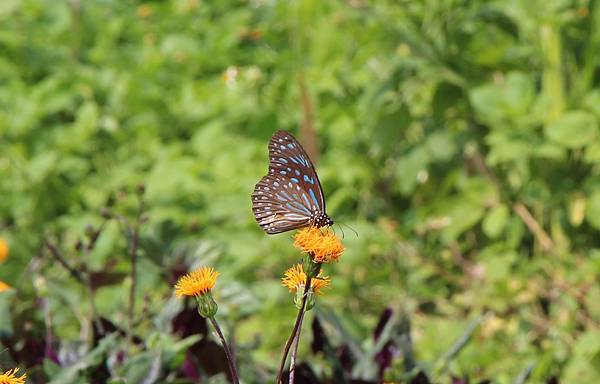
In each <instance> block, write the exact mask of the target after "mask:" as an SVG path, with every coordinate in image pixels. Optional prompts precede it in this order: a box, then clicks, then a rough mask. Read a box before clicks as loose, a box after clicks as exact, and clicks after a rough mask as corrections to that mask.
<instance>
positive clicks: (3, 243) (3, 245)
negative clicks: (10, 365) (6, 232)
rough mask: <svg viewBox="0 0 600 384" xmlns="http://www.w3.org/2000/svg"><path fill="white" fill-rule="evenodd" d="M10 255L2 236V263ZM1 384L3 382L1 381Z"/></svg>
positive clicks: (0, 259) (0, 240)
mask: <svg viewBox="0 0 600 384" xmlns="http://www.w3.org/2000/svg"><path fill="white" fill-rule="evenodd" d="M7 257H8V242H7V241H6V240H4V238H3V237H0V263H1V262H3V261H4V260H6V258H7ZM0 384H1V383H0Z"/></svg>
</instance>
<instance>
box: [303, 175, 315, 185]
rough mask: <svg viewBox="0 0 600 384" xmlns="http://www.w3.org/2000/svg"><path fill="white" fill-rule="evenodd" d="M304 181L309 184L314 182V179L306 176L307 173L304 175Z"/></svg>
mask: <svg viewBox="0 0 600 384" xmlns="http://www.w3.org/2000/svg"><path fill="white" fill-rule="evenodd" d="M304 181H307V182H309V183H311V184H313V185H314V184H315V180H314V179H313V178H312V177H308V176H307V175H304Z"/></svg>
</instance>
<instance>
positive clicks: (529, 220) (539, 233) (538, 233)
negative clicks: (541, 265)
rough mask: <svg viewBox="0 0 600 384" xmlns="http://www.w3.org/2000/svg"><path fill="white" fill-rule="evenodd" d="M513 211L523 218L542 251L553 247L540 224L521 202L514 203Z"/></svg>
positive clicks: (552, 242)
mask: <svg viewBox="0 0 600 384" xmlns="http://www.w3.org/2000/svg"><path fill="white" fill-rule="evenodd" d="M512 208H513V211H515V213H516V214H517V215H518V216H519V217H520V218H521V220H523V222H524V223H525V225H526V226H527V228H529V230H530V231H531V232H532V233H533V234H534V235H535V237H536V238H537V240H538V241H539V243H540V245H541V246H542V249H543V250H544V251H550V250H552V248H554V241H552V239H551V238H550V236H548V234H547V233H546V231H544V229H543V228H542V227H541V225H540V224H539V223H538V222H537V221H536V220H535V218H534V217H533V215H532V214H531V213H530V212H529V210H528V209H527V207H526V206H525V205H524V204H523V203H514V204H513V206H512Z"/></svg>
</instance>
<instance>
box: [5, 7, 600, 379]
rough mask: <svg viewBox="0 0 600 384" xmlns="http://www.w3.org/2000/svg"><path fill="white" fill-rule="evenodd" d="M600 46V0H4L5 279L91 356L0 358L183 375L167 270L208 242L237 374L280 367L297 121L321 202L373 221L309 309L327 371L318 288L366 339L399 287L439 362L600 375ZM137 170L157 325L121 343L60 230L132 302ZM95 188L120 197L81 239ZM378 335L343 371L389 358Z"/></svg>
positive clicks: (47, 369) (457, 372) (345, 217)
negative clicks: (276, 168) (277, 182)
mask: <svg viewBox="0 0 600 384" xmlns="http://www.w3.org/2000/svg"><path fill="white" fill-rule="evenodd" d="M599 52H600V4H598V2H597V1H585V0H574V1H565V0H551V1H542V0H512V1H469V2H465V1H458V0H440V1H434V0H430V1H366V0H349V1H326V2H325V1H317V0H297V1H274V0H273V1H271V0H252V1H230V0H225V1H200V0H197V1H196V0H172V1H149V2H145V3H142V2H137V1H121V0H97V1H79V0H71V1H51V0H47V1H42V0H23V1H20V0H3V1H1V2H0V236H2V237H4V238H5V239H6V240H7V241H8V243H9V246H10V252H11V254H10V257H9V258H8V260H7V261H6V262H5V263H3V264H2V265H0V280H3V281H5V282H7V283H8V284H10V285H11V286H13V287H14V288H15V289H14V290H11V291H8V292H5V293H2V294H0V334H2V335H4V337H11V338H12V339H10V340H12V341H10V342H11V343H18V341H19V340H23V339H25V338H27V337H31V335H37V336H39V337H43V335H44V334H45V331H46V330H47V329H48V328H47V327H50V328H51V329H52V330H53V333H54V335H55V338H56V340H55V341H56V344H57V345H58V347H57V348H59V349H60V350H61V351H71V350H77V351H79V354H78V356H79V357H78V359H80V362H81V364H82V365H80V366H79V368H73V367H72V366H70V367H67V366H68V364H65V365H63V367H61V368H59V367H58V366H56V365H53V363H51V362H50V361H49V360H46V361H45V362H42V363H40V364H38V365H35V366H31V367H25V366H24V365H22V364H23V362H19V361H13V359H11V357H10V356H9V355H8V354H7V353H2V352H0V371H2V370H3V369H4V370H6V369H9V368H12V367H13V366H17V365H20V364H21V366H22V367H23V368H27V370H28V372H31V373H30V376H31V377H32V378H35V380H37V381H36V382H45V381H46V380H50V379H55V380H58V381H56V382H61V381H60V380H66V381H62V382H85V380H86V379H85V378H86V375H88V374H89V369H90V367H94V366H98V365H105V364H108V365H109V366H110V367H111V369H112V371H111V372H112V375H113V378H114V380H115V382H121V381H118V379H117V377H121V378H123V377H126V378H127V380H128V382H136V378H137V377H142V376H143V375H144V374H145V373H147V371H148V367H150V366H152V364H153V363H152V362H155V360H154V357H155V356H156V353H157V351H160V352H161V353H162V355H161V356H162V360H161V363H160V364H162V365H161V366H162V371H161V372H162V375H163V376H161V380H163V381H164V382H174V381H172V380H171V379H169V377H168V374H169V372H172V371H175V370H176V369H177V368H178V366H179V365H180V364H181V361H182V355H183V354H184V353H185V349H186V345H187V344H185V343H186V341H184V342H180V341H179V337H178V336H177V335H175V334H171V333H170V331H169V327H168V326H167V325H165V324H166V323H168V319H170V318H171V317H172V316H173V313H175V312H177V310H178V309H179V308H180V306H181V300H176V299H175V298H174V297H173V295H172V285H171V284H172V283H173V279H172V272H173V270H174V269H177V268H180V269H181V267H182V266H184V267H183V268H184V270H185V266H189V267H190V268H192V267H196V266H199V265H206V264H208V265H212V266H214V267H215V268H217V269H218V270H219V271H220V273H221V275H220V277H219V281H218V283H217V286H216V288H215V297H216V298H217V300H218V302H219V305H220V311H219V316H218V318H219V320H220V321H221V322H222V323H223V324H226V327H225V328H226V333H228V334H230V333H231V332H234V333H235V335H236V341H237V343H238V344H239V346H238V354H239V364H240V366H241V376H242V377H243V378H244V379H245V382H265V381H270V380H272V377H273V371H274V369H275V368H276V364H275V362H276V361H277V360H278V358H279V354H280V350H281V346H282V345H283V343H284V341H285V338H286V336H287V335H288V334H289V332H290V330H291V327H292V323H293V319H294V316H295V308H294V306H293V304H292V302H291V295H290V294H289V293H288V292H287V290H286V289H285V288H283V287H281V286H280V277H281V275H282V273H283V271H284V270H285V269H286V268H288V267H289V266H291V265H292V264H293V263H295V262H297V261H298V260H299V259H300V254H299V252H298V251H297V250H295V249H294V247H293V246H292V240H291V234H290V233H286V234H283V235H277V236H267V235H266V234H265V233H264V232H262V231H261V230H260V228H259V227H258V225H257V224H256V222H255V221H254V218H253V216H252V211H251V205H250V194H251V193H252V190H253V188H254V185H255V183H256V182H257V181H258V180H259V178H260V177H261V176H262V175H264V174H265V173H266V169H267V161H268V157H267V143H268V140H269V138H270V136H271V134H272V133H273V132H274V131H275V130H277V129H284V130H289V131H290V132H292V133H293V134H295V135H296V136H297V137H299V139H300V140H301V141H303V142H304V143H310V142H311V140H313V141H314V143H316V146H313V145H311V146H310V148H308V149H309V150H310V151H311V152H312V151H313V150H314V149H315V148H316V149H318V159H317V158H316V157H317V156H315V159H314V160H315V163H317V170H318V173H319V177H320V179H321V183H322V185H323V189H324V193H325V196H326V199H327V211H328V213H329V214H330V216H332V217H333V219H334V220H335V221H336V222H338V223H343V224H347V225H349V226H351V227H352V228H354V229H355V230H356V231H357V232H358V236H356V235H354V234H353V233H352V231H351V230H349V229H347V228H345V227H344V228H343V229H344V232H345V236H344V240H343V241H344V245H345V246H346V248H347V250H346V252H345V253H344V255H343V256H342V258H341V261H340V262H339V263H337V264H335V265H327V266H326V267H325V271H326V272H327V273H328V274H329V275H330V276H331V277H332V287H331V289H329V290H328V292H327V293H326V295H324V296H322V297H321V298H319V302H318V305H317V307H318V310H316V311H311V312H310V313H309V315H308V320H307V323H306V324H305V332H303V334H302V335H303V338H302V344H301V348H300V354H301V360H303V361H308V363H309V364H310V366H311V367H312V369H313V370H314V371H315V372H317V374H318V376H319V377H323V378H324V377H330V376H331V372H332V371H331V370H332V365H331V362H330V361H329V360H328V359H327V358H326V357H325V356H323V354H316V355H315V354H312V353H310V342H311V338H312V336H311V332H310V324H311V320H312V319H313V318H314V316H315V314H317V315H319V314H320V315H319V316H322V317H323V319H324V320H323V321H324V323H325V325H326V327H325V330H326V332H327V333H328V335H329V336H330V338H331V342H332V343H333V344H334V345H339V344H340V343H342V342H344V341H345V340H346V341H347V340H352V342H353V343H354V344H355V345H356V346H357V348H359V349H361V350H362V351H363V353H364V354H365V355H364V356H370V355H369V354H370V353H373V352H374V348H375V349H376V348H377V345H375V343H374V342H373V329H374V327H375V325H376V324H377V322H378V319H379V316H380V315H381V313H382V311H383V310H385V309H386V308H391V309H393V310H394V313H395V314H398V318H399V317H402V318H403V319H404V320H405V321H410V324H411V336H412V343H413V349H414V351H413V353H414V358H415V360H416V361H417V364H418V367H419V368H420V369H421V370H423V371H424V372H426V373H427V375H429V376H430V378H431V379H432V380H433V381H434V382H449V380H450V376H452V375H453V376H457V377H469V378H470V379H471V380H472V381H474V382H477V381H478V380H483V379H490V380H492V381H493V382H498V383H510V382H512V381H513V380H515V379H516V378H517V377H518V376H519V375H520V374H523V375H524V374H527V373H529V374H530V380H531V382H546V381H548V380H551V379H552V378H555V379H558V380H559V381H560V382H564V383H593V382H598V381H600V369H599V367H600V327H599V324H600V323H599V319H600V286H599V285H598V276H599V274H600V248H598V247H599V243H598V230H599V229H600V136H599V132H598V119H599V118H600V55H599ZM312 153H315V152H312ZM140 183H144V185H145V194H144V195H143V199H144V203H145V211H144V219H145V222H144V223H143V224H142V225H141V232H140V252H139V260H138V266H137V267H138V275H137V290H136V293H137V295H136V303H137V305H136V308H135V313H136V318H139V322H138V323H137V326H136V334H137V335H138V336H139V337H141V338H142V339H143V343H142V344H141V345H138V347H137V348H135V350H134V351H133V352H131V353H130V355H129V357H127V358H126V361H125V363H124V364H123V365H121V366H118V365H110V364H112V363H110V362H111V358H114V355H115V353H117V352H118V351H119V350H122V349H123V348H124V347H123V346H124V345H126V344H125V339H124V338H123V337H122V336H120V335H114V336H113V337H105V338H103V340H102V342H101V343H100V346H99V347H96V348H95V349H93V348H91V347H90V346H89V345H87V346H86V343H85V342H84V341H85V340H86V338H88V339H89V329H88V330H87V331H86V330H85V329H86V324H87V322H86V318H87V316H88V315H89V310H90V308H89V302H90V301H89V295H88V291H87V290H86V288H85V287H84V286H83V285H82V284H80V283H78V282H77V281H76V280H75V279H73V278H72V277H71V276H69V273H68V272H67V271H66V270H65V269H64V268H62V267H61V266H60V265H59V264H58V263H57V261H56V260H55V259H54V258H53V257H52V256H51V254H50V252H48V249H47V248H46V247H45V246H44V238H47V239H49V240H50V241H51V242H52V243H53V244H56V245H57V246H58V247H59V249H60V250H61V252H62V253H63V255H64V257H65V258H66V259H67V261H68V262H69V263H70V264H71V265H72V266H74V267H75V268H77V269H79V270H86V269H87V270H89V271H92V272H94V273H97V275H98V278H99V279H100V280H101V283H99V284H98V286H97V287H94V301H95V305H96V307H97V308H96V310H97V311H98V313H100V314H101V315H102V316H105V317H107V318H109V319H111V321H113V322H115V323H120V324H122V323H126V322H127V310H126V308H127V305H128V290H129V287H130V285H131V279H130V278H129V277H128V274H129V271H130V261H129V250H128V240H130V239H131V233H129V232H128V225H129V224H127V223H131V222H133V221H134V219H135V216H136V212H137V207H138V204H137V194H136V188H137V186H138V185H139V184H140ZM103 208H108V210H109V211H110V212H111V214H113V215H115V216H116V217H119V219H111V220H109V221H108V222H107V223H106V224H105V225H104V226H103V227H102V232H101V233H100V235H99V237H98V241H97V244H96V246H95V247H94V248H93V249H92V250H91V251H89V252H87V251H85V250H84V251H81V250H79V251H78V250H77V249H76V248H77V247H76V245H77V242H78V241H83V243H84V244H85V243H86V241H87V240H86V239H87V238H88V236H89V233H91V232H93V231H94V230H95V229H97V228H99V226H100V225H101V223H103V221H104V220H103V219H102V215H101V211H102V210H103ZM335 230H336V232H337V233H338V234H340V233H341V232H340V230H339V228H338V227H336V228H335ZM86 233H87V234H88V235H86ZM111 279H112V280H111ZM399 314H401V315H399ZM49 319H50V320H51V324H50V325H48V320H49ZM166 319H167V320H166ZM326 319H329V320H328V321H327V320H326ZM396 320H398V319H397V318H396ZM86 332H87V333H86ZM392 333H393V332H392ZM462 336H470V337H469V338H468V340H466V344H465V343H461V337H462ZM389 337H390V338H391V339H390V340H392V339H393V335H392V336H389ZM2 340H3V341H2V342H3V343H4V344H5V345H6V343H7V342H8V341H7V340H8V339H6V338H4V339H2ZM395 340H398V339H395ZM187 341H188V342H193V341H195V340H191V341H190V340H187ZM463 341H465V340H463ZM102 343H104V344H102ZM15 345H16V344H15ZM74 345H75V346H77V347H75V346H74ZM457 346H458V347H462V348H460V350H459V351H456V352H457V353H453V347H457ZM2 349H3V348H1V345H0V351H2ZM65 353H66V352H65ZM364 359H365V361H366V360H369V362H367V363H364V364H363V365H362V366H359V368H356V366H355V369H354V371H353V372H352V374H349V376H348V377H350V376H352V377H354V378H359V377H362V378H364V379H374V378H375V377H376V368H375V366H374V365H373V364H374V363H371V360H370V359H368V358H367V357H365V358H364ZM113 360H114V359H113ZM72 362H73V360H71V364H72ZM406 366H407V364H406V358H405V357H404V358H403V356H397V357H396V359H394V361H393V363H392V367H390V368H389V369H388V370H387V371H386V373H385V377H386V378H387V379H389V380H396V381H400V380H403V379H402V378H405V377H406V375H410V372H406ZM81 367H83V368H81ZM136 375H137V376H136ZM140 375H141V376H140ZM267 378H268V379H267ZM221 379H222V376H221ZM170 380H171V381H170ZM173 380H174V379H173ZM211 380H213V381H215V382H217V381H218V380H220V379H219V377H218V376H213V377H212V378H211ZM32 382H33V380H32Z"/></svg>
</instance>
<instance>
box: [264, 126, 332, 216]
mask: <svg viewBox="0 0 600 384" xmlns="http://www.w3.org/2000/svg"><path fill="white" fill-rule="evenodd" d="M269 175H279V176H286V177H288V178H289V179H290V180H291V181H292V182H293V183H295V184H297V185H299V186H300V189H302V190H304V191H306V192H307V193H308V195H309V197H310V202H311V204H310V205H311V206H312V205H313V204H314V207H313V208H312V209H311V211H313V212H315V213H318V212H325V198H324V196H323V189H322V188H321V182H320V181H319V177H318V176H317V172H316V171H315V167H314V166H313V164H312V162H311V161H310V158H309V157H308V155H307V154H306V151H305V150H304V148H302V145H300V143H299V142H298V141H297V140H296V139H295V138H294V137H293V136H292V135H291V134H289V133H288V132H285V131H277V132H275V134H274V135H273V137H272V138H271V141H270V142H269Z"/></svg>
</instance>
